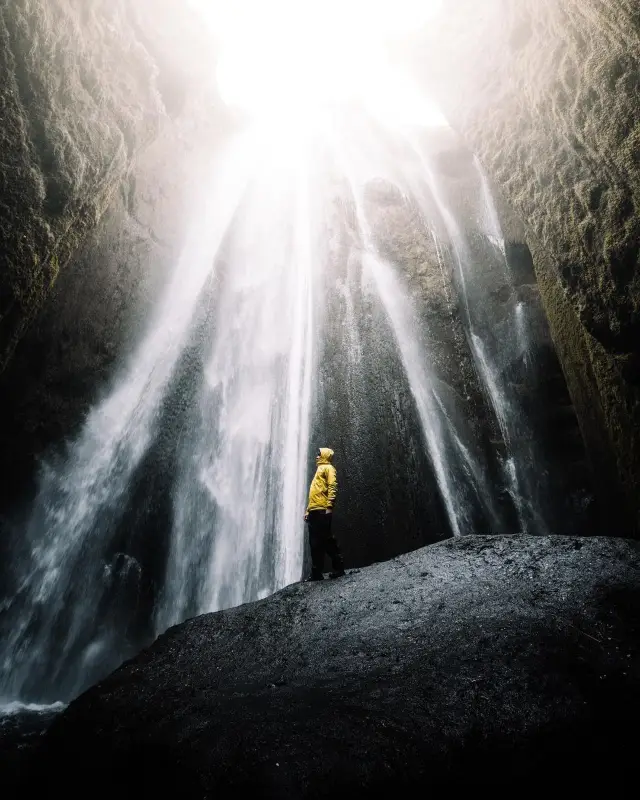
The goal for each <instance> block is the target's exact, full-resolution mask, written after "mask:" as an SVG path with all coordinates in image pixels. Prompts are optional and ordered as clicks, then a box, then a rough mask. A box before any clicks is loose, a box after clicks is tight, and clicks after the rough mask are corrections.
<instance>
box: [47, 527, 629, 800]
mask: <svg viewBox="0 0 640 800" xmlns="http://www.w3.org/2000/svg"><path fill="white" fill-rule="evenodd" d="M639 610H640V545H638V544H636V543H633V542H628V541H625V540H621V539H604V538H594V539H573V538H569V537H521V536H516V537H465V538H462V539H456V540H450V541H447V542H445V543H440V544H437V545H433V546H430V547H427V548H424V549H422V550H418V551H416V552H414V553H411V554H409V555H406V556H403V557H401V558H398V559H395V560H394V561H390V562H387V563H384V564H378V565H374V566H372V567H369V568H367V569H363V570H362V571H360V572H359V573H356V574H350V575H348V576H347V577H346V578H345V579H343V580H339V581H332V582H324V583H321V584H298V585H294V586H291V587H289V588H287V589H285V590H283V591H282V592H280V593H278V594H277V595H275V596H273V597H272V598H269V599H267V600H263V601H260V602H257V603H253V604H250V605H245V606H241V607H239V608H235V609H231V610H228V611H222V612H219V613H216V614H210V615H205V616H202V617H198V618H195V619H192V620H189V621H188V622H186V623H184V624H182V625H179V626H177V627H175V628H172V629H170V630H169V631H168V632H167V633H166V634H165V635H164V636H161V637H160V638H159V639H158V640H157V642H156V643H155V644H154V645H153V646H152V647H151V648H149V649H148V650H146V651H144V652H143V653H141V654H140V655H139V656H138V657H137V658H135V659H134V660H132V661H130V662H128V663H125V664H124V665H123V666H122V667H121V668H120V669H119V670H118V671H116V672H115V673H113V674H112V675H111V676H110V677H109V678H107V679H106V680H105V681H103V682H102V683H100V684H99V685H97V686H96V687H94V688H93V689H91V690H89V691H88V692H87V693H85V694H84V695H83V696H81V697H80V698H79V699H78V700H76V701H75V702H74V703H72V704H71V706H70V707H69V708H68V710H67V711H66V712H64V713H63V715H62V716H61V717H60V718H59V719H58V720H57V721H56V722H55V723H54V725H53V727H52V728H51V730H50V732H49V734H48V735H47V737H46V739H45V740H44V746H43V747H42V748H41V749H40V752H39V753H38V755H37V757H36V761H35V763H34V769H35V768H37V770H38V774H40V775H43V776H44V775H46V780H47V782H48V783H50V784H51V783H58V782H63V783H64V786H65V790H66V791H67V793H68V796H74V797H75V796H81V795H82V794H83V793H85V792H86V791H87V788H88V787H89V786H90V785H91V786H93V785H94V784H95V781H96V779H98V780H99V781H100V785H101V787H102V788H103V789H104V790H105V791H106V790H107V789H108V790H109V791H117V792H118V796H120V797H133V796H139V795H138V794H137V793H139V792H140V791H143V790H144V792H145V794H149V796H150V795H151V794H153V793H154V792H156V791H158V792H160V791H164V792H166V791H176V792H177V791H179V792H180V795H179V796H180V797H214V796H215V797H232V796H237V793H238V791H240V790H241V789H246V788H253V789H255V790H257V791H258V795H257V796H260V797H265V796H267V797H325V796H331V795H333V794H335V792H336V791H339V792H340V796H342V793H343V792H344V791H345V790H347V789H348V790H350V791H351V796H365V795H369V794H373V793H374V792H377V791H379V790H380V789H394V790H402V789H420V790H422V789H428V788H429V787H431V786H439V785H446V786H447V787H451V786H456V785H463V784H476V785H482V784H484V785H503V784H504V785H510V786H513V787H515V786H522V785H523V784H524V785H526V786H527V787H529V786H531V785H532V784H535V785H538V786H541V785H551V782H553V786H555V787H557V786H565V785H567V784H569V785H571V786H573V787H576V786H578V785H583V784H585V782H587V783H590V784H593V783H594V782H597V781H599V780H600V779H607V781H608V782H617V781H619V780H622V779H624V778H625V777H627V776H630V774H631V771H632V769H633V764H634V759H635V754H634V748H635V745H634V741H635V740H634V737H629V735H628V734H629V732H631V731H633V730H634V728H635V727H636V721H637V713H638V700H639V699H640V664H639V662H638V650H639V647H638V646H639V644H640V640H639V630H638V619H639V616H638V611H639Z"/></svg>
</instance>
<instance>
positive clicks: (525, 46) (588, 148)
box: [416, 0, 640, 533]
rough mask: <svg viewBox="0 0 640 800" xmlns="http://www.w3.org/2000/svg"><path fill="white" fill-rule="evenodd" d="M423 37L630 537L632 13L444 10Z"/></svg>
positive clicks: (606, 500)
mask: <svg viewBox="0 0 640 800" xmlns="http://www.w3.org/2000/svg"><path fill="white" fill-rule="evenodd" d="M434 30H437V40H436V39H435V38H432V39H431V40H430V41H428V42H426V41H425V42H421V43H420V45H419V47H418V48H417V51H418V52H417V57H416V70H417V73H418V74H420V75H421V76H422V77H423V78H424V79H425V80H426V82H427V83H428V84H429V86H430V89H431V90H432V91H433V92H434V93H435V94H436V95H437V96H438V101H439V102H440V103H441V105H442V108H443V110H444V112H445V114H446V116H447V118H448V120H449V121H450V123H451V124H452V125H453V126H454V127H455V128H456V129H457V130H458V131H459V132H460V133H461V135H462V136H463V138H464V140H465V141H466V143H467V144H468V146H469V147H470V148H471V149H472V150H473V151H474V153H476V155H477V156H478V157H479V158H480V160H481V161H482V163H483V165H484V166H485V168H486V169H487V170H488V171H489V173H490V174H491V176H492V177H493V179H494V180H495V181H496V182H497V183H498V184H499V185H500V187H501V188H502V190H503V191H504V194H505V196H506V198H507V199H508V200H509V201H510V202H511V203H512V204H513V206H514V208H515V209H516V210H517V211H518V213H519V214H520V215H521V216H522V219H523V220H524V221H525V223H526V229H527V241H528V243H529V245H530V246H531V248H532V252H533V257H534V263H535V266H536V273H537V276H538V284H539V286H540V290H541V294H542V298H543V301H544V305H545V310H546V312H547V315H548V317H549V321H550V325H551V330H552V335H553V338H554V342H555V344H556V348H557V350H558V354H559V356H560V359H561V361H562V364H563V368H564V371H565V374H566V376H567V382H568V385H569V389H570V392H571V395H572V400H573V403H574V405H575V406H576V410H577V413H578V416H579V419H580V424H581V428H582V431H583V436H584V438H585V440H586V442H587V446H588V449H589V452H590V457H591V461H592V463H593V465H594V469H595V471H596V472H597V484H598V487H599V492H600V495H601V498H602V502H603V505H605V506H608V507H609V508H610V509H611V513H615V514H616V522H615V524H614V527H615V528H616V529H617V530H618V531H620V532H622V531H635V533H637V531H638V529H639V528H640V504H639V501H638V498H639V497H640V492H639V487H640V440H639V439H638V436H637V430H638V425H639V423H640V388H639V387H640V377H639V376H640V370H639V366H638V365H639V354H638V342H639V341H640V338H639V332H640V329H639V324H640V322H639V320H640V315H639V314H638V311H639V309H640V270H639V269H638V264H639V261H638V251H639V243H640V215H639V213H638V210H639V209H640V169H639V163H638V158H637V151H638V142H639V140H640V122H639V118H638V113H637V97H638V86H639V81H640V9H639V8H638V4H637V3H636V2H634V0H620V1H619V2H617V3H604V2H601V0H567V2H563V3H557V2H555V0H523V1H522V2H513V0H488V1H487V2H485V3H477V2H475V0H458V2H456V3H449V4H447V7H446V10H445V12H443V14H442V16H441V17H440V18H439V22H438V25H437V26H434ZM428 75H429V76H430V78H427V76H428Z"/></svg>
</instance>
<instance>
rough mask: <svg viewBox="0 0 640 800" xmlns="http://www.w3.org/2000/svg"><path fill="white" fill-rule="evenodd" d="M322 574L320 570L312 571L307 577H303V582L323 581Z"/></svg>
mask: <svg viewBox="0 0 640 800" xmlns="http://www.w3.org/2000/svg"><path fill="white" fill-rule="evenodd" d="M323 580H324V575H323V574H322V573H321V572H312V573H311V575H309V577H308V578H305V579H304V583H311V582H312V581H323Z"/></svg>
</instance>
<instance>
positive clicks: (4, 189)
mask: <svg viewBox="0 0 640 800" xmlns="http://www.w3.org/2000/svg"><path fill="white" fill-rule="evenodd" d="M143 18H144V20H145V22H144V24H143V23H142V22H141V20H142V19H143ZM188 24H189V15H188V14H185V13H184V4H182V3H180V2H176V0H160V2H157V3H150V2H149V0H142V2H131V0H95V2H91V3H85V2H79V0H50V2H47V3H44V4H43V3H40V2H38V0H15V1H14V0H12V2H5V3H2V5H1V6H0V69H1V71H2V75H3V79H2V85H1V86H0V103H1V108H2V115H1V119H2V124H1V125H0V150H1V152H2V168H1V170H0V175H1V181H0V370H2V369H3V368H4V367H5V366H6V364H7V362H8V360H9V358H10V357H11V355H12V353H13V351H14V349H15V346H16V344H17V343H18V341H19V340H20V339H21V337H22V336H23V335H24V333H25V332H26V330H27V329H28V327H29V325H30V323H31V322H32V321H33V319H34V318H35V317H36V315H37V313H38V312H39V310H40V308H41V307H42V305H43V303H44V301H45V299H46V298H47V296H48V295H49V293H50V291H51V288H52V286H53V285H54V283H55V281H56V280H57V278H58V275H59V274H60V272H61V270H63V269H64V267H65V265H66V263H67V262H68V260H69V258H70V257H71V256H72V255H73V254H74V253H75V252H76V251H77V250H78V248H79V247H80V246H81V244H82V243H83V241H84V240H85V238H86V236H87V234H89V233H90V232H91V231H92V230H93V229H94V228H95V226H96V224H97V223H98V222H99V220H100V219H101V217H102V215H103V214H104V212H105V211H106V209H107V208H108V207H109V205H110V203H111V201H112V200H113V199H114V197H115V196H116V195H117V193H118V191H119V189H120V186H121V184H122V182H123V181H124V180H125V179H126V177H127V173H128V171H129V169H130V168H131V166H132V164H133V163H134V161H135V159H136V157H137V155H138V154H139V153H140V152H142V151H143V149H144V148H145V147H146V146H147V145H148V144H150V143H151V142H153V141H154V140H155V139H156V138H157V136H158V135H159V133H160V131H161V130H162V128H163V127H164V126H165V125H166V124H167V123H168V122H169V121H170V119H171V117H172V116H175V115H177V114H179V112H180V110H181V109H182V107H183V106H184V103H185V98H186V96H187V94H188V90H187V86H188V85H189V83H191V84H192V86H191V87H190V89H193V86H194V85H197V84H198V80H199V78H198V74H197V70H196V69H194V64H195V63H197V60H198V55H197V53H198V51H199V49H200V47H201V46H202V39H201V38H200V37H199V36H198V33H197V27H196V25H195V24H194V22H193V20H191V31H190V38H189V42H190V43H189V48H190V50H189V53H186V52H185V50H186V47H185V45H184V43H183V38H182V36H181V33H182V31H183V30H184V28H185V26H186V25H188ZM169 45H170V47H169ZM200 55H202V50H200ZM203 63H204V64H206V61H205V60H204V59H203ZM200 69H202V67H200Z"/></svg>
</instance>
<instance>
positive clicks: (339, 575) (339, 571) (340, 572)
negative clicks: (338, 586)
mask: <svg viewBox="0 0 640 800" xmlns="http://www.w3.org/2000/svg"><path fill="white" fill-rule="evenodd" d="M346 574H347V573H346V572H345V571H344V570H343V569H334V570H333V572H330V573H329V578H331V580H335V579H336V578H344V576H345V575H346Z"/></svg>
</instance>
